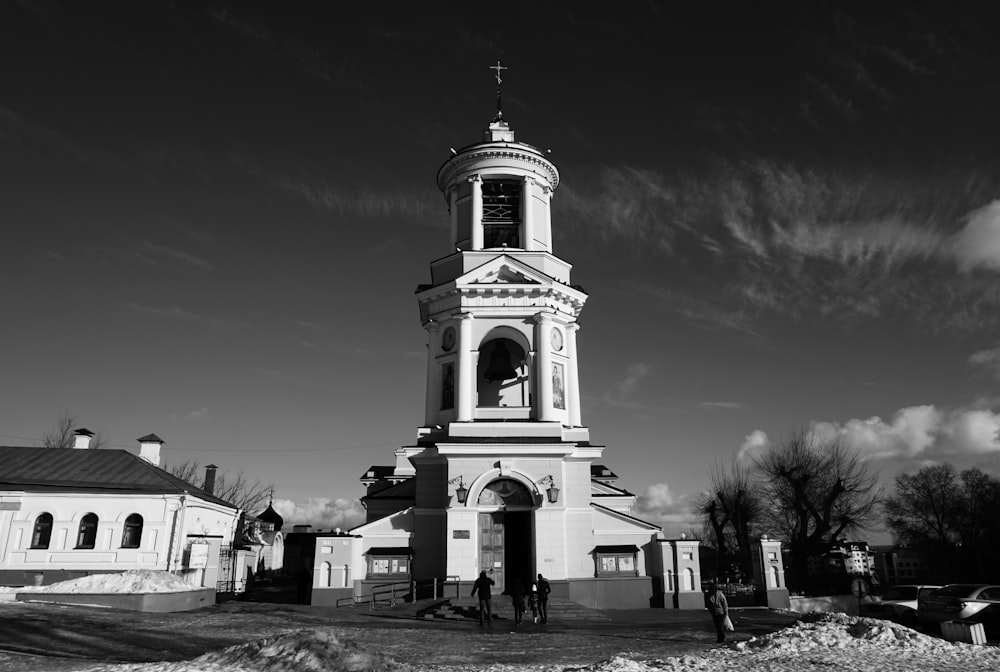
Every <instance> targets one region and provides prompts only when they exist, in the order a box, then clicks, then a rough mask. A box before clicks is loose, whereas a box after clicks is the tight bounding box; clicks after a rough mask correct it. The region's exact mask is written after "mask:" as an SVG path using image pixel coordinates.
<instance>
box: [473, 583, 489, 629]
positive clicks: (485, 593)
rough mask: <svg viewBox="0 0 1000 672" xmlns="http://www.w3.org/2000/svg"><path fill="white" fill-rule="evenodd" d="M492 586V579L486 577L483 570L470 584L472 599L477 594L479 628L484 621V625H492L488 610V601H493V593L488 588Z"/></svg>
mask: <svg viewBox="0 0 1000 672" xmlns="http://www.w3.org/2000/svg"><path fill="white" fill-rule="evenodd" d="M490 571H491V572H492V571H493V570H490ZM493 585H494V582H493V579H491V578H490V577H488V576H486V570H485V569H484V570H483V571H481V572H479V578H478V579H476V582H475V583H473V584H472V597H475V596H476V593H479V627H483V625H484V619H485V625H490V626H492V625H493V610H492V609H491V608H490V600H491V599H493V591H492V590H491V589H490V587H491V586H493Z"/></svg>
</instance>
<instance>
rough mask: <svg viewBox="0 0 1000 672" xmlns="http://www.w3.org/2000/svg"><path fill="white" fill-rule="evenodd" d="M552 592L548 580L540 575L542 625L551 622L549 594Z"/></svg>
mask: <svg viewBox="0 0 1000 672" xmlns="http://www.w3.org/2000/svg"><path fill="white" fill-rule="evenodd" d="M551 592H552V588H551V587H550V586H549V582H548V580H547V579H546V578H545V577H544V576H542V575H541V574H539V575H538V617H539V618H540V619H542V623H548V622H549V593H551Z"/></svg>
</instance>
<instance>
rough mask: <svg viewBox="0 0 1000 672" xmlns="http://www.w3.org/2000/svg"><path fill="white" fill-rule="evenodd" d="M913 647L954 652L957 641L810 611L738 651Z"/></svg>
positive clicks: (877, 621) (888, 623)
mask: <svg viewBox="0 0 1000 672" xmlns="http://www.w3.org/2000/svg"><path fill="white" fill-rule="evenodd" d="M847 647H851V648H860V649H885V648H903V649H913V650H915V651H921V652H925V653H928V654H934V653H939V652H941V651H950V650H952V649H954V647H955V644H954V643H952V642H946V641H944V640H942V639H938V638H935V637H930V636H928V635H923V634H921V633H919V632H917V631H916V630H912V629H910V628H907V627H906V626H904V625H899V624H897V623H893V622H891V621H883V620H880V619H877V618H861V617H858V616H848V615H847V614H841V613H825V614H806V615H805V616H803V617H802V619H801V620H800V621H798V622H797V623H795V625H793V626H791V627H788V628H785V629H784V630H781V631H779V632H775V633H772V634H770V635H767V636H765V637H762V638H761V639H751V640H750V641H748V642H739V643H738V644H736V645H735V647H734V648H736V650H737V651H747V650H752V649H766V650H770V651H775V652H779V653H780V652H787V653H802V652H805V651H815V650H819V649H827V648H847Z"/></svg>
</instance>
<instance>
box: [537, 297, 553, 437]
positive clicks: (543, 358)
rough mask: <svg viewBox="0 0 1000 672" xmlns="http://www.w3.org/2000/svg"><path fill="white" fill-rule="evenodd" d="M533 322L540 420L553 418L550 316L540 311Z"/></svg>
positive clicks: (549, 420) (547, 420) (548, 420)
mask: <svg viewBox="0 0 1000 672" xmlns="http://www.w3.org/2000/svg"><path fill="white" fill-rule="evenodd" d="M536 319H537V320H538V321H537V322H536V323H535V325H536V326H535V353H536V357H535V361H536V362H538V367H537V368H536V369H535V371H536V373H537V375H538V399H537V401H536V403H537V404H538V419H539V420H541V421H542V422H552V421H553V420H555V418H554V415H555V413H553V411H552V345H551V343H550V342H549V340H550V337H551V333H552V316H551V315H549V314H548V313H541V314H540V315H538V317H537V318H536Z"/></svg>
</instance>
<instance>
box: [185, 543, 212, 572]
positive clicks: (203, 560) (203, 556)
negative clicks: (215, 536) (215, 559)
mask: <svg viewBox="0 0 1000 672" xmlns="http://www.w3.org/2000/svg"><path fill="white" fill-rule="evenodd" d="M206 567H208V544H191V555H190V556H189V557H188V568H189V569H205V568H206Z"/></svg>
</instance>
